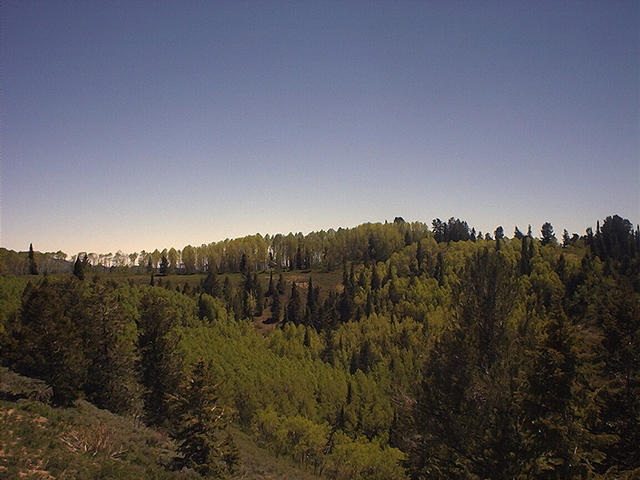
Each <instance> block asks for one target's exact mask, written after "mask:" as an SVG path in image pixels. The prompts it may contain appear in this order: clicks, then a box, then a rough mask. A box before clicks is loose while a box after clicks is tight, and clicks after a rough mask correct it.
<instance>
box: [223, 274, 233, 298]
mask: <svg viewBox="0 0 640 480" xmlns="http://www.w3.org/2000/svg"><path fill="white" fill-rule="evenodd" d="M222 294H223V295H224V299H225V300H226V301H227V303H231V300H233V288H232V287H231V279H230V278H229V275H227V276H225V277H224V283H223V285H222Z"/></svg>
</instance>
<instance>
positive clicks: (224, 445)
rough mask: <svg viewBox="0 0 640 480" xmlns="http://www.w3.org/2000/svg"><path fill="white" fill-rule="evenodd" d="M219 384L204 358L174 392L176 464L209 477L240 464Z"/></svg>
mask: <svg viewBox="0 0 640 480" xmlns="http://www.w3.org/2000/svg"><path fill="white" fill-rule="evenodd" d="M217 388H218V384H216V382H215V380H214V379H213V378H212V376H211V373H210V367H208V366H206V365H205V363H204V362H203V361H202V360H201V361H200V362H199V363H198V364H196V366H195V367H194V369H193V371H192V373H191V374H190V375H189V377H188V378H187V380H186V381H185V382H183V383H182V385H181V387H180V389H179V391H178V393H177V394H176V395H172V396H171V412H172V417H173V419H174V422H175V426H174V433H173V437H174V438H175V440H176V441H177V442H178V452H179V453H180V456H179V457H177V458H176V459H175V464H176V467H178V468H184V467H186V468H191V469H193V470H195V471H196V472H198V473H199V474H200V475H203V476H206V477H215V478H227V477H228V476H229V475H231V474H233V473H234V471H235V470H236V468H237V464H238V450H237V447H236V446H235V443H234V442H233V439H232V437H231V435H230V434H229V431H228V425H229V415H228V414H227V413H226V412H225V408H224V407H223V406H221V405H220V402H219V400H218V395H217V392H216V390H217Z"/></svg>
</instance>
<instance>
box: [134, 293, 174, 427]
mask: <svg viewBox="0 0 640 480" xmlns="http://www.w3.org/2000/svg"><path fill="white" fill-rule="evenodd" d="M168 295H170V294H169V292H166V291H165V290H161V289H158V288H154V289H149V290H148V291H147V292H145V294H144V295H143V296H142V298H141V300H140V320H139V325H138V329H139V331H140V335H139V337H138V345H139V350H140V369H141V374H142V384H143V386H144V388H145V393H144V412H145V418H146V420H147V422H148V423H149V424H150V425H160V426H163V425H166V424H167V422H168V421H169V419H170V412H169V404H168V403H167V398H168V397H167V395H169V394H175V392H176V390H177V388H178V385H179V383H180V378H181V372H182V359H181V357H180V356H179V355H178V343H179V341H180V335H179V330H178V329H177V328H176V327H177V326H178V323H177V318H176V317H175V316H173V314H172V313H173V312H172V308H171V303H170V300H169V296H168Z"/></svg>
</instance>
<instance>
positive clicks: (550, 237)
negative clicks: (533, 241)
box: [540, 222, 556, 246]
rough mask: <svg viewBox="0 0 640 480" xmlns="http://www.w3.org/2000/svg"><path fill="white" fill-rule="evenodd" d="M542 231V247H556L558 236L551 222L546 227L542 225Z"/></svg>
mask: <svg viewBox="0 0 640 480" xmlns="http://www.w3.org/2000/svg"><path fill="white" fill-rule="evenodd" d="M540 231H541V233H542V240H541V242H540V243H541V244H542V246H544V245H549V244H550V243H552V244H554V245H555V243H556V236H555V235H554V233H553V227H552V226H551V224H550V223H549V222H546V223H545V224H544V225H542V228H541V230H540Z"/></svg>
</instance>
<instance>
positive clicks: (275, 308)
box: [271, 293, 282, 323]
mask: <svg viewBox="0 0 640 480" xmlns="http://www.w3.org/2000/svg"><path fill="white" fill-rule="evenodd" d="M281 312H282V305H281V303H280V295H278V293H275V294H274V295H273V296H272V301H271V323H278V322H279V321H280V315H281Z"/></svg>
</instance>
